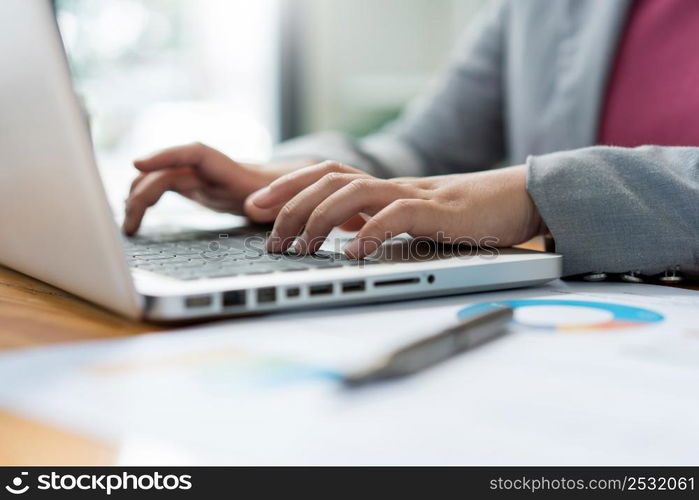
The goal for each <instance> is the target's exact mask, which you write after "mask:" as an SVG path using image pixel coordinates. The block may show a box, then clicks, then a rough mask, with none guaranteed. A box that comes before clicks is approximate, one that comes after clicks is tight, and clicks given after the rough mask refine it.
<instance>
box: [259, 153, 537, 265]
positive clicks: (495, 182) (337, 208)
mask: <svg viewBox="0 0 699 500" xmlns="http://www.w3.org/2000/svg"><path fill="white" fill-rule="evenodd" d="M526 178H527V167H526V166H525V165H520V166H516V167H509V168H502V169H496V170H491V171H487V172H478V173H471V174H456V175H446V176H439V177H426V178H421V179H420V178H396V179H390V180H383V179H377V178H375V177H372V176H370V175H367V174H365V173H363V172H361V171H359V170H357V169H354V168H352V167H348V166H346V165H342V164H340V163H337V162H323V163H320V164H318V165H313V166H309V167H306V168H303V169H300V170H297V171H295V172H292V173H289V174H286V175H284V176H282V177H280V178H278V179H276V180H275V181H273V182H272V183H271V184H270V185H269V186H268V187H266V188H264V189H262V190H260V191H258V192H257V193H255V194H254V195H253V196H251V197H250V198H248V199H247V200H246V205H251V206H256V207H258V209H261V210H271V209H276V210H278V216H277V219H276V221H275V224H274V229H273V230H272V234H271V235H270V238H269V239H268V240H267V249H268V250H269V251H273V252H281V251H285V250H287V249H288V248H289V246H290V245H291V244H292V242H293V241H294V239H295V238H296V237H297V236H298V235H299V233H302V234H301V236H300V237H299V239H298V240H297V246H296V250H297V251H299V252H301V253H313V252H315V251H317V250H318V249H319V248H320V245H321V244H322V242H323V240H324V239H325V237H326V236H327V235H328V233H329V232H330V231H331V230H332V228H333V227H335V226H339V225H341V224H342V223H344V222H345V221H347V220H348V219H350V218H351V217H353V216H355V215H356V214H365V218H366V219H367V222H366V224H364V226H363V227H362V229H361V230H360V231H359V233H358V234H357V236H356V237H355V238H354V239H353V240H352V241H351V242H350V243H349V244H348V245H347V247H346V248H345V253H346V254H347V255H348V256H349V257H352V258H362V257H364V256H366V255H369V254H371V253H373V252H374V251H375V250H376V249H377V248H378V247H379V245H380V244H381V242H383V241H384V240H386V239H387V238H390V237H392V236H396V235H398V234H401V233H408V234H410V235H412V236H420V237H428V238H431V239H434V240H437V241H443V242H447V243H449V242H452V243H454V242H458V241H464V240H465V239H468V241H476V242H477V241H480V240H482V239H483V238H486V237H489V238H493V239H497V243H496V245H497V246H511V245H515V244H518V243H522V242H524V241H527V240H529V239H531V238H532V237H534V236H536V235H537V234H540V233H541V232H543V222H542V220H541V217H540V216H539V213H538V211H537V209H536V206H535V205H534V203H533V201H532V199H531V198H530V196H529V194H528V193H527V190H526ZM491 243H492V241H491Z"/></svg>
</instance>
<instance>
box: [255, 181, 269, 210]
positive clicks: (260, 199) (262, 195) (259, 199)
mask: <svg viewBox="0 0 699 500" xmlns="http://www.w3.org/2000/svg"><path fill="white" fill-rule="evenodd" d="M250 201H252V202H253V204H255V205H257V206H258V207H260V208H268V207H269V205H270V202H271V201H272V190H271V189H270V188H269V186H267V187H264V188H262V189H260V190H259V191H256V192H255V193H253V194H251V195H250Z"/></svg>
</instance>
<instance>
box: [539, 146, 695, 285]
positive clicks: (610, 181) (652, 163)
mask: <svg viewBox="0 0 699 500" xmlns="http://www.w3.org/2000/svg"><path fill="white" fill-rule="evenodd" d="M527 163H528V165H529V177H528V182H527V189H528V191H529V193H530V195H531V196H532V198H533V199H534V203H535V204H536V205H537V207H538V209H539V212H540V213H541V215H542V218H543V219H544V222H545V223H546V225H547V226H548V228H549V230H550V232H551V234H552V236H553V238H554V241H555V244H556V251H557V252H559V253H561V254H562V255H563V268H564V273H565V274H566V275H572V274H580V273H587V272H593V271H603V272H614V273H616V272H627V271H640V272H641V273H643V274H656V273H661V272H663V271H665V270H668V269H674V268H676V267H679V269H680V271H681V272H684V273H686V274H689V275H698V274H699V148H694V147H658V146H642V147H638V148H617V147H605V146H596V147H590V148H584V149H579V150H573V151H563V152H558V153H552V154H547V155H543V156H531V157H529V158H528V160H527Z"/></svg>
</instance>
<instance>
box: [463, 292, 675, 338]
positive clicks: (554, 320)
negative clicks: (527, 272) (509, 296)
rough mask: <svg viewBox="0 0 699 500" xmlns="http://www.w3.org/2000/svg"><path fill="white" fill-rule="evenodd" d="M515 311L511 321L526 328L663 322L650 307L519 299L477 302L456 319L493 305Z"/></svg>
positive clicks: (631, 325)
mask: <svg viewBox="0 0 699 500" xmlns="http://www.w3.org/2000/svg"><path fill="white" fill-rule="evenodd" d="M502 306H508V307H511V308H513V309H514V310H515V317H514V322H515V323H516V324H518V325H521V326H526V327H528V328H535V329H541V330H554V331H575V330H612V329H622V328H635V327H639V326H644V325H650V324H653V323H658V322H660V321H663V319H664V317H663V315H662V314H660V313H657V312H655V311H651V310H650V309H644V308H640V307H634V306H627V305H624V304H615V303H610V302H593V301H585V300H565V299H520V300H501V301H496V302H479V303H476V304H471V305H469V306H466V307H464V308H463V309H461V310H460V311H459V312H458V313H457V315H458V317H459V319H461V320H463V319H466V318H468V316H470V315H471V314H474V313H479V312H483V311H485V310H487V309H490V308H494V307H502Z"/></svg>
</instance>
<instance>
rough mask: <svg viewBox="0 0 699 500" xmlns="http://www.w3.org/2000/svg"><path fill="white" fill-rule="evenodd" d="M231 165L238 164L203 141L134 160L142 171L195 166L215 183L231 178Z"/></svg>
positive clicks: (203, 176)
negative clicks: (202, 142)
mask: <svg viewBox="0 0 699 500" xmlns="http://www.w3.org/2000/svg"><path fill="white" fill-rule="evenodd" d="M231 165H237V164H236V163H235V162H234V161H233V160H231V159H230V158H228V157H227V156H226V155H224V154H223V153H221V152H220V151H217V150H215V149H213V148H210V147H209V146H206V145H204V144H201V143H198V142H197V143H193V144H187V145H184V146H175V147H172V148H168V149H164V150H162V151H159V152H157V153H154V154H152V155H150V156H148V157H146V158H141V159H138V160H134V166H135V167H136V168H137V169H139V170H140V171H142V172H153V171H156V170H163V169H170V168H178V167H193V168H196V169H197V171H198V172H199V173H200V174H201V176H202V178H204V179H205V180H207V181H210V182H215V183H225V182H226V181H228V180H230V176H231Z"/></svg>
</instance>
